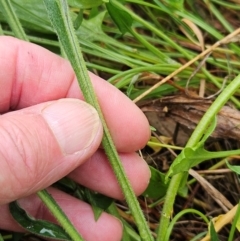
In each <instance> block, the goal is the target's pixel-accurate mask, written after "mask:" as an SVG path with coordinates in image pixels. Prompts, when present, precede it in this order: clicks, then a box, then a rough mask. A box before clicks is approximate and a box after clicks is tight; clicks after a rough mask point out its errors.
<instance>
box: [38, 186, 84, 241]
mask: <svg viewBox="0 0 240 241" xmlns="http://www.w3.org/2000/svg"><path fill="white" fill-rule="evenodd" d="M37 195H38V196H39V198H40V199H41V200H42V201H43V202H44V204H45V205H46V206H47V207H48V209H49V211H50V212H51V213H52V214H53V215H54V217H55V218H56V219H57V220H58V222H59V223H60V224H61V225H62V224H63V225H62V227H63V228H64V230H65V231H66V233H68V234H69V236H70V237H71V238H72V240H74V241H84V239H83V238H82V237H81V236H80V234H79V233H78V231H77V230H76V229H75V227H74V226H73V225H72V223H71V222H70V220H69V219H68V218H67V216H66V215H65V213H64V212H63V211H62V209H61V208H60V207H59V205H58V204H57V203H56V201H55V200H54V199H53V198H52V196H51V195H50V194H49V193H48V192H47V190H42V191H39V192H37Z"/></svg>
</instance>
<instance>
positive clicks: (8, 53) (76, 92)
mask: <svg viewBox="0 0 240 241" xmlns="http://www.w3.org/2000/svg"><path fill="white" fill-rule="evenodd" d="M0 70H2V71H0V86H1V87H2V88H1V95H0V96H1V98H0V112H1V113H2V112H7V111H10V110H16V109H21V108H25V107H28V106H32V105H35V104H39V103H41V102H45V101H51V100H57V99H60V98H78V99H83V95H82V92H81V91H80V89H79V87H78V83H77V80H76V77H75V74H74V72H73V69H72V67H71V66H70V63H69V62H68V61H67V60H64V59H63V58H61V57H59V56H58V55H56V54H53V53H52V52H50V51H48V50H46V49H44V48H42V47H40V46H37V45H35V44H32V43H27V42H24V41H21V40H18V39H15V38H12V37H0ZM89 74H90V78H91V81H92V84H93V86H94V89H95V92H96V94H97V98H98V100H99V103H100V106H101V109H102V111H103V115H104V117H105V119H106V121H107V124H108V127H109V129H110V132H111V134H112V136H113V139H114V143H115V145H116V146H117V149H118V150H119V151H121V152H131V151H136V150H138V149H140V148H142V147H143V146H144V145H145V143H146V142H147V140H148V138H149V133H150V131H149V126H148V121H147V119H146V117H145V116H144V115H143V113H142V112H141V111H140V109H138V108H137V107H136V105H135V104H134V103H132V102H131V100H129V99H128V98H127V97H126V96H125V95H124V94H123V93H122V92H121V91H119V90H118V89H116V88H115V87H114V86H112V85H111V84H109V83H108V82H106V81H105V80H103V79H101V78H100V77H98V76H96V75H94V74H92V73H89Z"/></svg>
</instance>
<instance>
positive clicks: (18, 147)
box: [0, 99, 102, 204]
mask: <svg viewBox="0 0 240 241" xmlns="http://www.w3.org/2000/svg"><path fill="white" fill-rule="evenodd" d="M101 138H102V125H101V122H100V119H99V117H98V114H97V112H96V110H95V109H94V108H93V107H91V106H90V105H88V104H87V103H85V102H83V101H80V100H77V99H61V100H58V101H51V102H46V103H42V104H38V105H35V106H32V107H29V108H26V109H22V110H19V111H15V112H11V113H7V114H4V115H2V116H0V186H1V189H0V204H3V203H8V202H10V201H12V200H15V199H18V198H20V197H23V196H27V195H30V194H31V193H34V192H36V191H38V190H40V189H43V188H45V187H47V186H49V185H51V184H52V183H54V182H55V181H57V180H58V179H60V178H61V177H63V176H65V175H67V174H68V173H69V172H71V171H72V170H74V169H75V168H76V167H77V166H79V165H80V164H81V163H83V161H84V160H86V159H88V158H89V157H90V156H91V155H92V154H93V153H94V152H95V151H96V150H97V148H98V146H99V144H100V142H101Z"/></svg>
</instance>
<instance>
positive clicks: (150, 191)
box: [143, 166, 168, 199]
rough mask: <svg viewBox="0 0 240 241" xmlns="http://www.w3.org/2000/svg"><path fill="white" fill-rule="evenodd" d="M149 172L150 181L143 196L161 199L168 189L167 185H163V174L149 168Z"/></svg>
mask: <svg viewBox="0 0 240 241" xmlns="http://www.w3.org/2000/svg"><path fill="white" fill-rule="evenodd" d="M150 170H151V179H150V182H149V185H148V187H147V189H146V190H145V192H144V193H143V195H144V196H146V197H150V198H153V199H159V198H162V197H164V196H165V194H166V192H167V188H168V184H166V183H165V174H163V173H161V172H160V171H159V170H157V169H155V168H153V167H151V166H150Z"/></svg>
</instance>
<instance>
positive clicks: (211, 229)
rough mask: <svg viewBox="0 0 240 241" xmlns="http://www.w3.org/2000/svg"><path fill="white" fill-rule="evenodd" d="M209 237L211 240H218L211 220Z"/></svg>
mask: <svg viewBox="0 0 240 241" xmlns="http://www.w3.org/2000/svg"><path fill="white" fill-rule="evenodd" d="M210 237H211V241H220V240H219V238H218V235H217V233H216V231H215V228H214V225H213V222H212V221H211V222H210Z"/></svg>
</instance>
